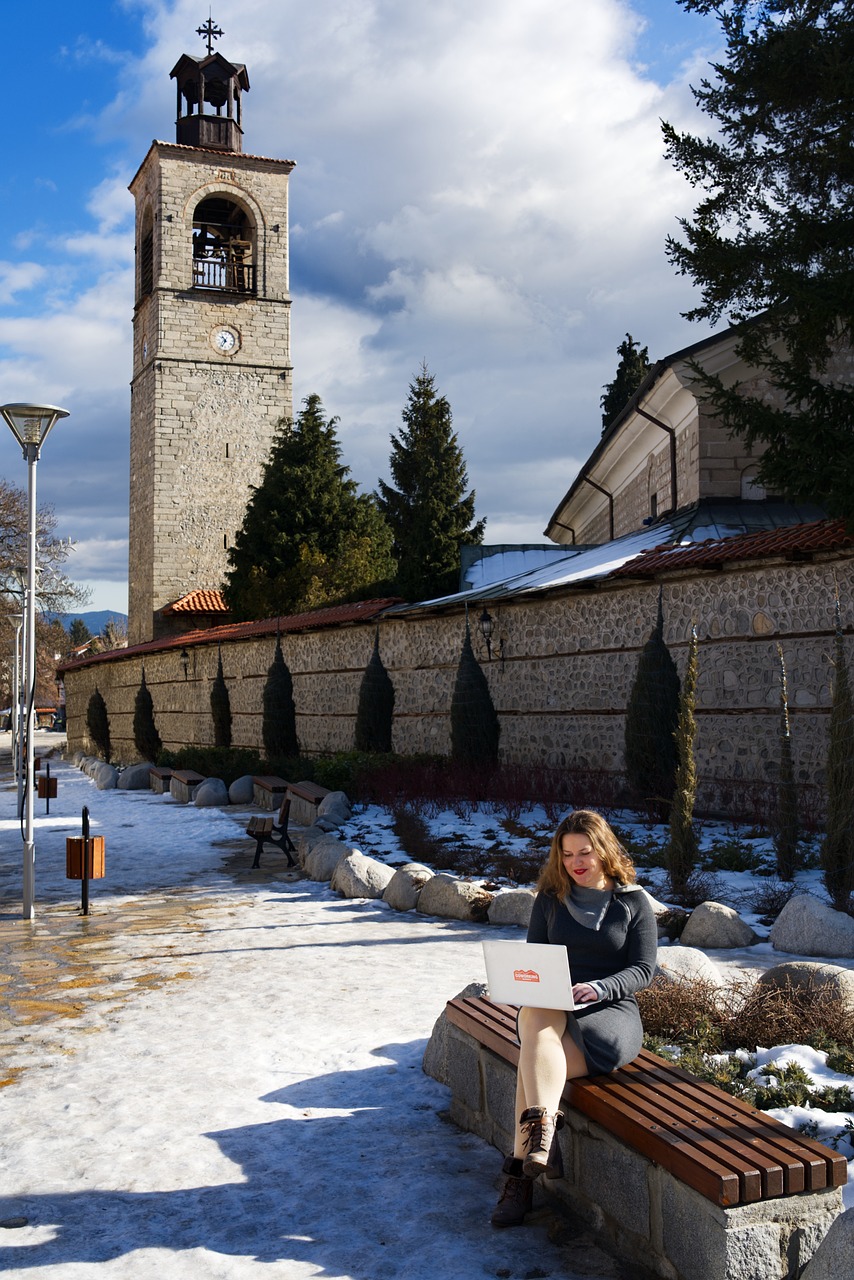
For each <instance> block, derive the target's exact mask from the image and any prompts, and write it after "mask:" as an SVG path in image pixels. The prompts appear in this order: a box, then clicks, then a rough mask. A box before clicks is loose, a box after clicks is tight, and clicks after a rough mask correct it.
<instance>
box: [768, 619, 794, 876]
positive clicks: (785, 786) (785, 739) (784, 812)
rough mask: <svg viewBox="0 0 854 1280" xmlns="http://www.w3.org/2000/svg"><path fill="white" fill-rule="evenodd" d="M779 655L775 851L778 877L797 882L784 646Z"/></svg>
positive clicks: (792, 767) (790, 732)
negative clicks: (777, 778)
mask: <svg viewBox="0 0 854 1280" xmlns="http://www.w3.org/2000/svg"><path fill="white" fill-rule="evenodd" d="M777 654H778V656H779V660H780V776H779V782H778V784H777V815H776V823H775V827H774V849H775V851H776V854H777V874H778V875H779V876H780V877H781V879H783V880H794V878H795V872H796V870H797V868H798V789H797V786H796V785H795V763H794V759H793V757H792V726H791V723H790V720H789V685H788V680H787V677H786V660H785V658H784V656H783V646H782V645H781V644H778V645H777Z"/></svg>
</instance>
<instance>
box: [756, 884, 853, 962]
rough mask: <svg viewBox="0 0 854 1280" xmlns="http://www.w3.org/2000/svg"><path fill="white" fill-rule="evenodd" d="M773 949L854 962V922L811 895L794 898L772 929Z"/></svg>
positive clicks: (806, 894) (790, 900)
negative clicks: (853, 959) (853, 960)
mask: <svg viewBox="0 0 854 1280" xmlns="http://www.w3.org/2000/svg"><path fill="white" fill-rule="evenodd" d="M771 946H772V947H773V948H774V950H775V951H789V952H791V953H792V954H794V955H799V956H834V957H836V956H838V957H840V958H844V959H849V960H850V959H852V958H854V919H852V918H851V916H848V915H846V914H845V913H844V912H842V911H834V910H833V907H830V906H828V905H827V904H826V903H824V902H820V901H819V900H818V898H814V897H813V896H812V894H810V893H799V894H798V895H797V896H796V897H794V898H790V899H789V901H788V902H787V903H786V905H785V907H784V908H783V910H782V911H781V912H780V914H779V915H778V917H777V919H776V920H775V921H774V923H773V925H772V926H771Z"/></svg>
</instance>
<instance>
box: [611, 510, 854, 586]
mask: <svg viewBox="0 0 854 1280" xmlns="http://www.w3.org/2000/svg"><path fill="white" fill-rule="evenodd" d="M843 547H854V536H852V535H851V534H850V533H848V532H847V531H846V528H845V521H844V520H816V521H814V522H813V523H812V524H799V525H798V524H796V525H790V526H789V527H788V528H784V529H764V530H762V532H761V533H745V534H741V535H740V536H736V537H734V538H707V539H706V540H705V541H704V542H694V543H690V544H688V545H687V546H684V545H679V544H676V545H675V546H673V545H671V546H659V547H653V548H652V549H651V550H649V551H643V552H641V554H640V555H637V556H634V557H633V558H632V559H631V560H629V561H627V562H626V563H625V564H622V565H620V566H619V567H618V568H616V569H612V570H611V572H610V573H609V574H608V575H607V576H608V577H609V578H647V577H654V576H655V574H657V573H664V572H671V571H673V570H675V569H710V568H715V567H717V566H718V565H719V564H723V563H724V562H725V561H730V562H731V561H733V560H764V559H765V558H766V557H770V556H782V557H784V558H789V559H793V560H797V559H799V558H800V557H802V556H808V555H812V554H814V553H815V552H817V551H839V550H841V549H842V548H843Z"/></svg>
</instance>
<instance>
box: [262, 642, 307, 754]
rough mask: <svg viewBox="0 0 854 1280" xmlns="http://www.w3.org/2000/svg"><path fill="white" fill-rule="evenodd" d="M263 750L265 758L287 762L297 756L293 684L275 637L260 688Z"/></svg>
mask: <svg viewBox="0 0 854 1280" xmlns="http://www.w3.org/2000/svg"><path fill="white" fill-rule="evenodd" d="M261 736H262V738H263V740H264V751H265V752H266V755H267V758H268V760H269V759H282V758H285V759H287V758H288V757H289V756H298V755H299V742H298V741H297V717H296V707H295V706H294V682H293V679H292V678H291V672H290V668H289V667H288V664H287V663H286V662H285V655H284V654H283V653H282V642H281V640H280V639H279V637H278V636H276V651H275V653H274V654H273V662H272V664H271V666H270V667H269V668H268V670H267V681H266V684H265V685H264V714H263V719H262V721H261Z"/></svg>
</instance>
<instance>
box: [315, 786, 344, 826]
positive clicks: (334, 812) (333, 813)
mask: <svg viewBox="0 0 854 1280" xmlns="http://www.w3.org/2000/svg"><path fill="white" fill-rule="evenodd" d="M317 816H318V818H331V819H333V820H334V821H336V822H337V823H338V825H339V826H340V825H341V824H342V823H344V822H349V820H350V818H352V816H353V810H352V808H351V807H350V801H349V800H348V799H347V796H346V794H345V793H344V792H343V791H330V792H329V794H328V795H325V796H324V797H323V799H322V800H321V802H320V804H319V805H318V806H317Z"/></svg>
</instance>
